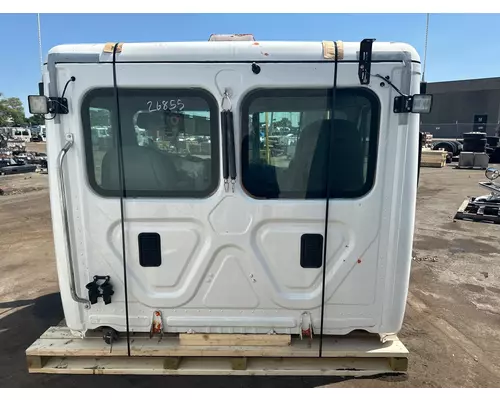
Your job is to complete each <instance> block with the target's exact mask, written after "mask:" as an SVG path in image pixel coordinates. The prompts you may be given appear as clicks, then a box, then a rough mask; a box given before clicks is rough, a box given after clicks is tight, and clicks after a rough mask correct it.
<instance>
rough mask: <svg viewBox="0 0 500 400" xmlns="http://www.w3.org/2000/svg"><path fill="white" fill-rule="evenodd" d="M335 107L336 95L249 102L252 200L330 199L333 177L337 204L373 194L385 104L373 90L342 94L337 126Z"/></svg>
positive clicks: (271, 94) (279, 95)
mask: <svg viewBox="0 0 500 400" xmlns="http://www.w3.org/2000/svg"><path fill="white" fill-rule="evenodd" d="M331 105H332V91H331V90H259V91H255V92H253V93H251V94H250V95H248V96H247V98H246V99H245V100H244V101H243V105H242V121H243V125H242V132H243V145H242V172H243V177H242V178H243V185H244V186H245V188H246V190H247V191H248V192H249V194H250V195H252V196H254V197H257V198H306V199H318V198H326V188H327V184H326V183H327V176H329V180H330V196H331V197H337V198H352V197H359V196H362V195H363V194H365V193H367V192H368V191H369V190H370V188H371V187H372V185H373V180H374V176H375V166H376V155H377V139H378V128H379V113H380V106H379V102H378V99H377V97H376V96H375V94H373V93H372V92H371V91H368V90H364V89H338V90H337V98H336V107H335V113H334V119H333V127H332V119H331V118H330V116H331V115H330V114H331ZM332 132H334V133H333V140H332V141H330V139H331V138H332ZM329 143H331V147H330V155H329V156H328V153H327V151H328V146H329ZM328 162H329V163H330V169H329V170H328V168H327V165H328Z"/></svg>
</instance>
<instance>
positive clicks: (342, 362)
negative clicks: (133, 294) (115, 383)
mask: <svg viewBox="0 0 500 400" xmlns="http://www.w3.org/2000/svg"><path fill="white" fill-rule="evenodd" d="M29 372H30V373H42V374H44V373H45V374H79V375H240V376H242V375H271V376H280V375H282V376H373V375H380V374H393V373H401V371H394V370H393V369H392V368H391V365H390V363H389V361H388V360H387V359H385V358H368V359H358V358H353V359H338V358H316V359H308V358H279V359H274V358H251V359H248V361H247V368H246V369H245V370H238V369H233V368H232V366H231V359H228V358H224V357H214V358H212V357H197V358H196V357H194V358H188V359H183V361H182V363H181V365H180V366H179V368H178V369H165V368H164V366H163V360H162V359H161V358H159V357H137V358H134V357H133V358H127V357H119V358H114V357H108V358H102V359H99V358H84V357H82V358H66V359H64V358H60V357H55V358H52V359H50V360H49V361H48V362H47V363H46V364H45V366H44V367H43V368H31V369H30V371H29Z"/></svg>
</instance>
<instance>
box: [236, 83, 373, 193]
mask: <svg viewBox="0 0 500 400" xmlns="http://www.w3.org/2000/svg"><path fill="white" fill-rule="evenodd" d="M336 91H337V92H336V93H337V94H336V95H337V100H336V101H338V95H339V92H340V93H346V94H356V95H358V94H361V96H362V97H364V98H366V99H367V100H368V102H369V103H370V105H371V111H372V113H371V119H370V134H369V136H368V140H369V147H368V152H367V154H366V156H367V157H368V164H367V176H366V180H365V183H364V185H363V187H362V188H361V189H359V190H357V191H344V192H343V193H331V195H330V197H329V199H331V200H332V199H358V198H362V197H365V196H366V195H368V193H369V192H370V191H371V190H372V189H373V186H374V185H375V178H376V175H377V163H378V145H379V139H380V122H381V113H382V106H381V102H380V98H379V96H378V95H377V93H375V92H374V91H373V90H371V89H368V88H364V87H341V88H337V89H336ZM332 93H333V88H269V87H260V88H257V89H253V90H252V91H250V92H248V93H247V94H246V95H245V97H244V98H243V99H242V101H241V103H240V104H241V105H240V110H239V111H240V116H241V124H240V129H241V139H240V144H241V152H240V157H241V160H240V167H241V186H242V188H243V190H244V192H245V193H246V194H247V195H248V196H249V197H251V198H252V199H255V200H306V201H318V200H326V196H325V197H317V196H315V197H305V198H304V193H303V192H281V193H278V195H276V194H275V193H266V195H265V196H257V195H256V194H254V193H252V192H250V190H249V189H247V188H246V186H245V173H246V172H247V171H248V169H249V167H250V155H249V140H250V132H249V129H248V126H249V121H250V118H249V116H250V114H249V111H250V107H251V104H252V102H253V101H254V100H256V99H259V98H262V97H275V98H276V97H284V98H286V97H311V96H314V97H318V96H326V98H327V105H328V109H331V105H332V104H331V103H332ZM282 194H285V196H282Z"/></svg>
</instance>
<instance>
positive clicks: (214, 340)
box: [179, 333, 292, 346]
mask: <svg viewBox="0 0 500 400" xmlns="http://www.w3.org/2000/svg"><path fill="white" fill-rule="evenodd" d="M291 341H292V339H291V335H251V334H214V333H207V334H203V333H202V334H196V333H195V334H189V333H181V334H179V344H180V345H181V346H290V344H291Z"/></svg>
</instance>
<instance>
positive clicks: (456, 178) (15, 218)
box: [0, 150, 500, 387]
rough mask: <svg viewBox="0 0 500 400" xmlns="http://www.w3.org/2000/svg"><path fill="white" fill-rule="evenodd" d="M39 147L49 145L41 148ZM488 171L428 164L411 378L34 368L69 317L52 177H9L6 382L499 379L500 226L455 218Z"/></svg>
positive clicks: (1, 351)
mask: <svg viewBox="0 0 500 400" xmlns="http://www.w3.org/2000/svg"><path fill="white" fill-rule="evenodd" d="M39 151H40V150H39ZM483 178H484V172H483V171H471V170H457V169H453V168H452V167H451V166H447V167H445V168H443V169H433V168H423V169H422V170H421V180H420V186H419V191H418V206H417V224H416V232H415V242H414V262H413V266H412V267H413V268H412V274H411V284H410V294H409V297H408V305H407V309H406V317H405V322H404V327H403V330H402V331H401V332H400V338H401V339H402V341H403V343H404V344H405V345H406V346H407V348H408V349H409V351H410V358H409V373H408V375H407V376H406V377H403V378H401V377H398V378H394V377H382V378H377V379H347V380H345V379H337V378H311V377H304V378H301V377H287V378H276V377H183V376H179V377H168V376H165V377H145V376H77V375H69V376H65V375H30V374H28V373H27V372H26V371H27V368H26V362H25V357H24V351H25V349H26V348H27V347H29V346H30V345H31V343H32V342H33V341H35V340H36V339H37V338H38V337H39V336H40V335H41V334H42V333H43V332H44V331H45V330H46V329H47V328H48V327H49V326H51V325H55V324H57V323H58V322H59V321H60V320H61V319H62V318H63V313H62V307H61V302H60V297H59V294H58V283H57V276H56V270H55V266H54V251H53V244H52V233H51V225H50V209H49V201H48V190H47V176H46V175H38V174H27V175H15V176H5V177H0V188H2V189H3V190H4V191H5V195H3V196H0V221H1V226H2V230H1V231H0V254H1V257H0V386H1V387H41V386H45V387H56V386H57V387H86V386H88V387H132V386H141V387H156V386H157V387H197V386H198V387H318V386H328V387H498V386H500V340H499V339H500V307H499V306H500V297H499V294H500V269H499V268H500V267H499V263H498V258H499V256H500V245H499V243H498V237H499V232H500V226H499V225H496V226H495V225H489V224H480V223H473V222H464V221H458V222H453V216H454V214H455V211H456V210H457V208H458V207H459V206H460V204H461V203H462V201H463V199H464V198H465V197H466V196H467V195H479V194H485V191H484V190H483V189H481V188H480V187H479V186H478V184H477V182H478V181H479V180H481V179H483Z"/></svg>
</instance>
